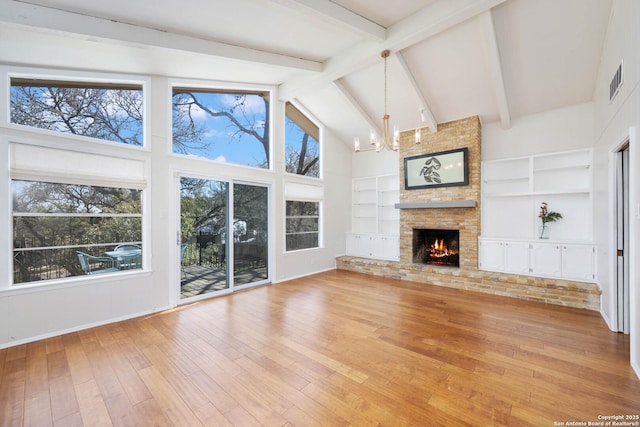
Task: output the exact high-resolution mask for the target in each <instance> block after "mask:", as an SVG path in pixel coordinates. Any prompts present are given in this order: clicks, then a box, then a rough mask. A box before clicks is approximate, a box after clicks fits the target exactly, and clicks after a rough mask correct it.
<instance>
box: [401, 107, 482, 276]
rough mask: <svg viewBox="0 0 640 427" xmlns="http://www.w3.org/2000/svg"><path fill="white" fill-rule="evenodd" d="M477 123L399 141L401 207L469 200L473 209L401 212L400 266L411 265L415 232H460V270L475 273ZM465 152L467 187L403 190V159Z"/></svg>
mask: <svg viewBox="0 0 640 427" xmlns="http://www.w3.org/2000/svg"><path fill="white" fill-rule="evenodd" d="M480 138H481V129H480V120H479V119H478V117H470V118H468V119H463V120H458V121H456V122H450V123H443V124H440V125H438V132H436V133H431V132H430V131H429V130H428V129H423V130H422V143H421V144H416V143H415V142H414V141H413V133H412V132H407V133H403V134H402V138H401V140H400V156H399V157H400V180H401V181H402V182H401V183H400V203H419V202H435V201H459V200H472V201H474V202H476V203H477V207H475V208H437V209H401V210H400V262H406V263H410V262H412V258H413V254H412V241H413V229H414V228H434V229H441V230H460V245H459V247H460V268H462V269H470V270H477V268H478V236H479V234H480ZM465 147H466V148H468V162H469V185H461V186H452V187H435V188H423V189H418V190H407V189H405V186H404V158H405V157H412V156H417V155H421V154H428V153H437V152H440V151H448V150H454V149H458V148H465Z"/></svg>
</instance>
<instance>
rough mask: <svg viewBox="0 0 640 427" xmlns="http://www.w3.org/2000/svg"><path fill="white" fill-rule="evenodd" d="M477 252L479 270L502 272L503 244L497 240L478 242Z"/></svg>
mask: <svg viewBox="0 0 640 427" xmlns="http://www.w3.org/2000/svg"><path fill="white" fill-rule="evenodd" d="M478 250H479V254H478V260H479V261H478V263H479V265H478V267H480V269H481V270H488V271H503V270H504V242H501V241H498V240H480V242H479V244H478Z"/></svg>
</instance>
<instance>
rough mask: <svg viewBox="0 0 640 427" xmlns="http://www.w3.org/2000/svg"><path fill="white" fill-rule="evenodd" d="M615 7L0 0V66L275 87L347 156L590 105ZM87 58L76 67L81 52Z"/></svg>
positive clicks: (514, 2)
mask: <svg viewBox="0 0 640 427" xmlns="http://www.w3.org/2000/svg"><path fill="white" fill-rule="evenodd" d="M611 7H612V0H395V1H389V0H335V1H329V0H181V1H169V0H164V1H162V0H110V1H101V0H29V1H13V0H0V62H4V63H9V64H25V65H31V64H44V65H47V66H52V67H63V68H78V69H90V70H104V71H118V72H127V73H144V74H161V75H169V76H178V77H186V78H198V79H208V80H222V81H233V82H243V83H266V84H275V85H279V88H280V91H279V94H280V97H281V99H283V100H292V99H295V100H297V101H298V102H299V103H301V104H302V105H303V106H304V107H305V108H306V109H308V110H309V111H310V112H311V113H312V114H313V115H314V116H315V117H316V118H317V119H318V120H320V121H321V122H322V123H323V124H324V125H325V126H327V127H328V128H329V130H330V131H331V132H332V133H333V134H335V135H336V136H338V137H339V138H340V140H342V141H344V142H345V143H346V144H351V141H352V139H353V137H354V136H359V137H360V138H361V139H363V140H366V139H367V135H368V132H369V129H370V128H371V127H372V126H374V127H378V128H379V127H380V121H381V117H382V115H383V114H384V102H385V99H384V62H383V60H382V58H381V57H380V53H381V52H382V51H383V50H385V49H388V50H390V51H391V56H390V57H389V59H388V63H387V74H388V112H389V114H390V116H391V122H392V123H395V124H398V125H399V126H400V128H401V129H403V130H405V129H412V128H415V127H418V126H420V127H423V126H428V127H429V128H430V129H432V130H435V129H436V128H437V124H438V123H444V122H448V121H451V120H456V119H460V118H463V117H468V116H473V115H479V116H480V118H481V120H482V121H483V123H488V122H493V121H499V122H501V123H502V126H504V127H505V128H508V127H509V126H510V125H511V121H512V120H514V119H516V118H518V117H521V116H525V115H529V114H535V113H538V112H542V111H547V110H552V109H555V108H561V107H565V106H570V105H575V104H579V103H583V102H588V101H590V100H591V99H592V98H593V90H594V86H595V81H596V74H597V72H598V65H599V60H600V54H601V51H602V48H603V45H604V41H605V37H606V34H607V26H608V23H609V16H610V14H611ZM87 51H89V52H93V54H92V55H89V56H87V55H86V52H87Z"/></svg>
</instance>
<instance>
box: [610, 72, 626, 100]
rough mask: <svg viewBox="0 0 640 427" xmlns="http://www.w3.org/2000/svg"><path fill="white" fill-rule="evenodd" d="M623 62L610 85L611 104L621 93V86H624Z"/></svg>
mask: <svg viewBox="0 0 640 427" xmlns="http://www.w3.org/2000/svg"><path fill="white" fill-rule="evenodd" d="M622 82H623V80H622V62H620V65H619V66H618V69H617V70H616V72H615V74H614V75H613V78H612V79H611V83H609V102H611V101H613V98H615V97H616V95H617V94H618V92H619V91H620V86H622Z"/></svg>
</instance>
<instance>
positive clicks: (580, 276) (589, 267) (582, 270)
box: [562, 244, 596, 281]
mask: <svg viewBox="0 0 640 427" xmlns="http://www.w3.org/2000/svg"><path fill="white" fill-rule="evenodd" d="M595 255H596V250H595V248H594V247H593V246H591V245H575V244H574V245H562V272H563V276H564V277H566V278H568V279H573V280H581V281H591V280H593V279H595V267H594V266H595Z"/></svg>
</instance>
